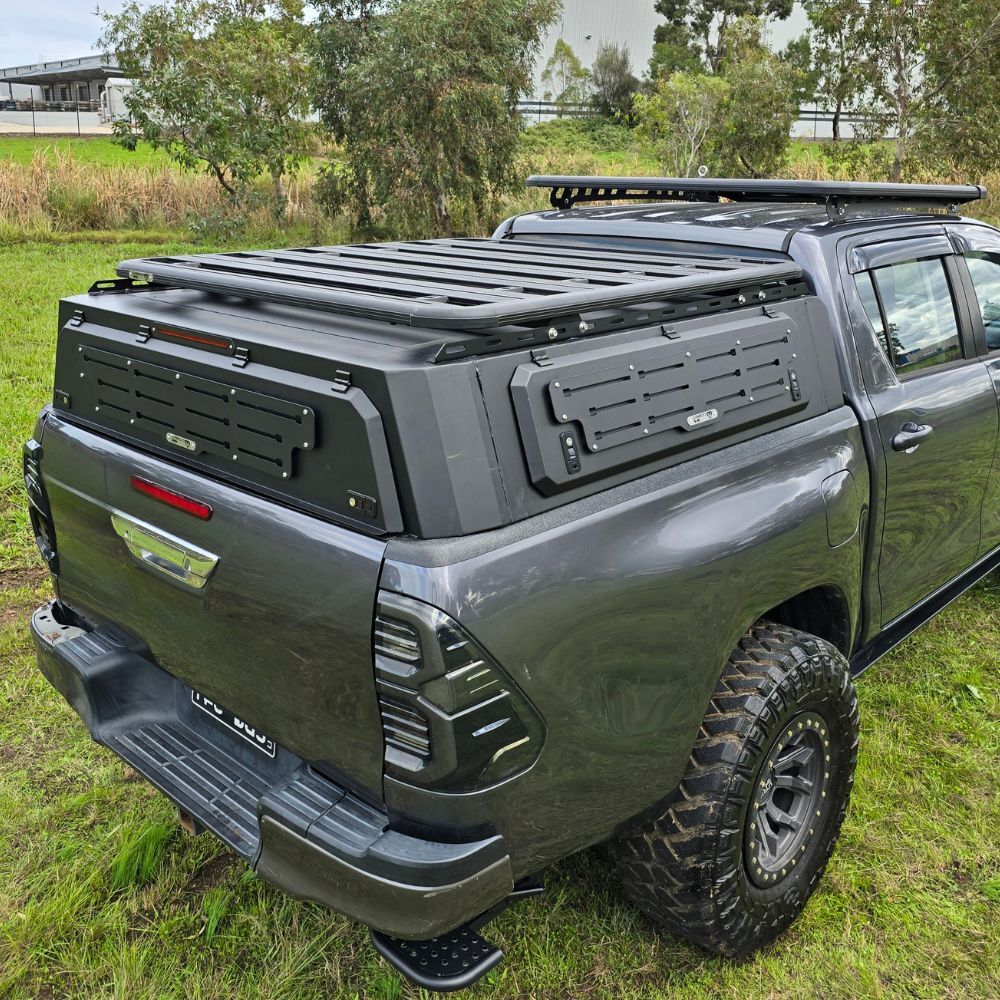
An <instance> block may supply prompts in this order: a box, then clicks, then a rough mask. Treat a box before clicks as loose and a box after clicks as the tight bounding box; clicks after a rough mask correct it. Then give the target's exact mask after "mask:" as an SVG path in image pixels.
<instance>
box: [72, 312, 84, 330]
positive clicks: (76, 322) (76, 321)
mask: <svg viewBox="0 0 1000 1000" xmlns="http://www.w3.org/2000/svg"><path fill="white" fill-rule="evenodd" d="M82 323H83V310H82V309H74V310H73V318H72V319H71V320H70V321H69V325H70V326H81V325H82Z"/></svg>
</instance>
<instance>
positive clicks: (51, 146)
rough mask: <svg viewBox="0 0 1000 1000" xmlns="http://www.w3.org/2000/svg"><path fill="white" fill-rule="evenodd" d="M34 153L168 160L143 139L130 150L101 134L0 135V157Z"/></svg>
mask: <svg viewBox="0 0 1000 1000" xmlns="http://www.w3.org/2000/svg"><path fill="white" fill-rule="evenodd" d="M2 129H3V125H2V124H0V130H2ZM38 153H42V154H43V155H44V156H46V157H48V158H49V159H54V158H55V157H56V155H57V154H62V155H64V156H65V155H71V156H72V157H73V159H74V160H77V161H78V162H80V163H93V164H97V165H99V166H116V167H118V166H147V165H151V166H160V165H162V164H167V163H170V158H169V157H168V156H167V155H166V153H163V152H161V151H160V150H157V149H153V148H152V147H151V146H149V145H148V144H146V143H140V144H139V148H138V149H136V151H135V152H134V153H133V152H130V151H129V150H127V149H124V148H122V147H121V146H119V145H118V144H117V143H116V142H114V141H113V140H112V139H109V138H107V137H105V136H80V137H79V138H66V139H62V138H60V139H53V138H50V137H48V136H38V137H35V136H4V135H0V160H12V161H13V162H15V163H30V162H31V160H32V159H33V157H35V156H36V155H37V154H38Z"/></svg>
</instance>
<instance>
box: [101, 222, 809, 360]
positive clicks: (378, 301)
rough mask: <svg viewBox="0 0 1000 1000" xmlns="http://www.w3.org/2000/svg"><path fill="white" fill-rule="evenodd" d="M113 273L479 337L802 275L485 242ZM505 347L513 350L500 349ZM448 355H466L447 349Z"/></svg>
mask: <svg viewBox="0 0 1000 1000" xmlns="http://www.w3.org/2000/svg"><path fill="white" fill-rule="evenodd" d="M118 273H119V274H120V275H123V276H126V277H128V278H131V279H133V280H138V281H144V282H148V284H146V285H143V286H138V287H137V286H133V285H131V284H130V283H127V282H125V283H121V284H119V283H105V284H104V285H103V287H102V285H101V284H100V283H99V284H98V285H95V286H94V289H93V290H92V291H93V292H94V293H95V294H100V293H102V292H116V291H125V290H134V291H139V290H140V289H141V288H148V289H150V290H152V289H155V288H190V289H198V290H201V291H205V292H210V293H216V294H220V295H233V296H238V297H242V298H249V299H257V300H263V301H266V302H273V303H281V304H287V305H297V306H304V307H306V308H310V309H317V310H323V311H327V312H333V313H338V314H341V315H349V316H356V317H363V318H368V319H374V320H382V321H387V322H391V323H402V324H407V325H409V326H415V327H423V328H430V329H434V330H443V331H461V332H467V333H470V334H474V335H478V336H479V339H480V340H481V341H482V340H483V339H484V338H483V335H484V334H487V333H492V334H498V333H501V334H502V333H503V332H504V330H507V328H511V327H525V326H527V327H532V326H538V325H541V327H542V328H543V330H544V329H545V328H546V327H547V326H548V325H549V324H552V323H555V322H557V321H560V320H565V319H566V318H567V317H569V318H572V317H580V315H581V314H582V313H584V312H588V313H589V312H591V311H598V310H605V309H621V310H624V309H626V308H627V307H631V306H640V305H645V304H649V303H657V304H659V305H660V306H662V305H663V304H664V303H670V302H673V303H679V302H691V301H692V300H694V299H704V298H705V297H706V296H713V295H718V294H720V293H724V292H732V293H740V292H743V291H745V290H747V289H752V290H753V295H754V298H756V299H760V300H761V301H763V300H764V299H769V298H771V297H774V298H780V297H782V295H783V294H784V293H783V292H781V291H779V290H778V289H777V288H776V287H775V286H778V285H781V284H782V283H787V282H796V281H798V280H799V279H801V276H802V272H801V270H800V268H799V267H798V265H796V264H793V263H792V262H790V261H788V260H774V261H762V260H760V259H759V258H747V257H740V256H738V255H733V256H720V255H714V256H713V255H710V254H707V253H706V254H695V253H691V254H684V253H653V252H645V251H637V250H628V249H614V250H612V249H609V248H602V249H601V251H600V253H599V254H595V253H594V252H593V251H592V250H589V249H587V248H584V247H578V246H572V245H557V244H552V243H531V242H526V241H521V240H484V239H441V240H417V241H412V242H399V243H381V244H370V245H353V246H341V247H311V248H300V249H295V250H268V251H253V252H240V253H216V254H196V255H193V256H187V257H153V258H145V259H139V260H127V261H124V262H123V263H121V264H120V265H119V266H118ZM125 285H129V288H128V289H126V288H125V287H124V286H125ZM762 287H764V288H767V289H769V290H767V291H761V289H762ZM771 289H773V291H772V290H771ZM799 294H801V290H799ZM582 326H586V324H581V327H582ZM508 332H510V331H509V330H508ZM581 332H584V331H583V330H582V329H581ZM513 333H514V335H517V331H516V330H514V331H513ZM501 339H503V338H501ZM517 339H519V340H525V337H524V336H523V335H520V336H519V337H517ZM503 346H511V345H510V344H504V345H502V346H501V347H499V348H498V349H502V347H503ZM448 353H449V354H450V355H454V354H456V353H461V352H458V351H456V350H454V349H453V348H452V347H451V346H449V347H448ZM469 353H484V352H483V351H479V350H477V351H474V352H473V351H469Z"/></svg>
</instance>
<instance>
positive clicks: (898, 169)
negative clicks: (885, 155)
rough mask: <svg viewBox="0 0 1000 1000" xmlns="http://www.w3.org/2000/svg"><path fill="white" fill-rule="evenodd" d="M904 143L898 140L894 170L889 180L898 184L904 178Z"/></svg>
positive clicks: (893, 159)
mask: <svg viewBox="0 0 1000 1000" xmlns="http://www.w3.org/2000/svg"><path fill="white" fill-rule="evenodd" d="M904 155H905V154H904V152H903V144H902V143H901V142H898V141H897V142H896V151H895V155H894V156H893V158H892V170H891V172H890V174H889V180H891V181H892V183H893V184H898V183H899V182H900V181H901V180H902V179H903V159H904Z"/></svg>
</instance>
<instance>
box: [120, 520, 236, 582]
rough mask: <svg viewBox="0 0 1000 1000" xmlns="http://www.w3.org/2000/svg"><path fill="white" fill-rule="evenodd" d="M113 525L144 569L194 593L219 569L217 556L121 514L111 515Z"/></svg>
mask: <svg viewBox="0 0 1000 1000" xmlns="http://www.w3.org/2000/svg"><path fill="white" fill-rule="evenodd" d="M111 525H112V527H113V528H114V529H115V534H117V535H118V536H119V537H120V538H121V539H122V541H123V542H124V543H125V545H126V546H127V547H128V550H129V552H131V553H132V555H133V556H134V557H135V558H136V559H137V560H138V561H139V562H140V563H142V565H143V566H147V567H148V568H149V569H152V570H155V571H156V572H157V573H163V574H164V575H165V576H169V577H171V578H172V579H174V580H176V581H178V583H183V584H184V585H185V586H187V587H191V588H192V589H194V590H201V589H202V588H203V587H204V586H205V584H206V583H208V578H209V577H210V576H211V575H212V573H213V572H214V571H215V567H216V566H217V565H218V562H219V557H218V556H217V555H214V554H213V553H211V552H208V551H206V550H205V549H202V548H199V547H198V546H197V545H192V544H191V543H190V542H185V541H184V540H183V539H182V538H178V537H177V536H176V535H171V534H168V533H167V532H166V531H163V530H162V529H160V528H154V527H153V525H151V524H146V522H145V521H140V520H139V519H138V518H135V517H129V516H128V515H127V514H123V513H122V512H121V511H118V510H113V511H112V512H111Z"/></svg>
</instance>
